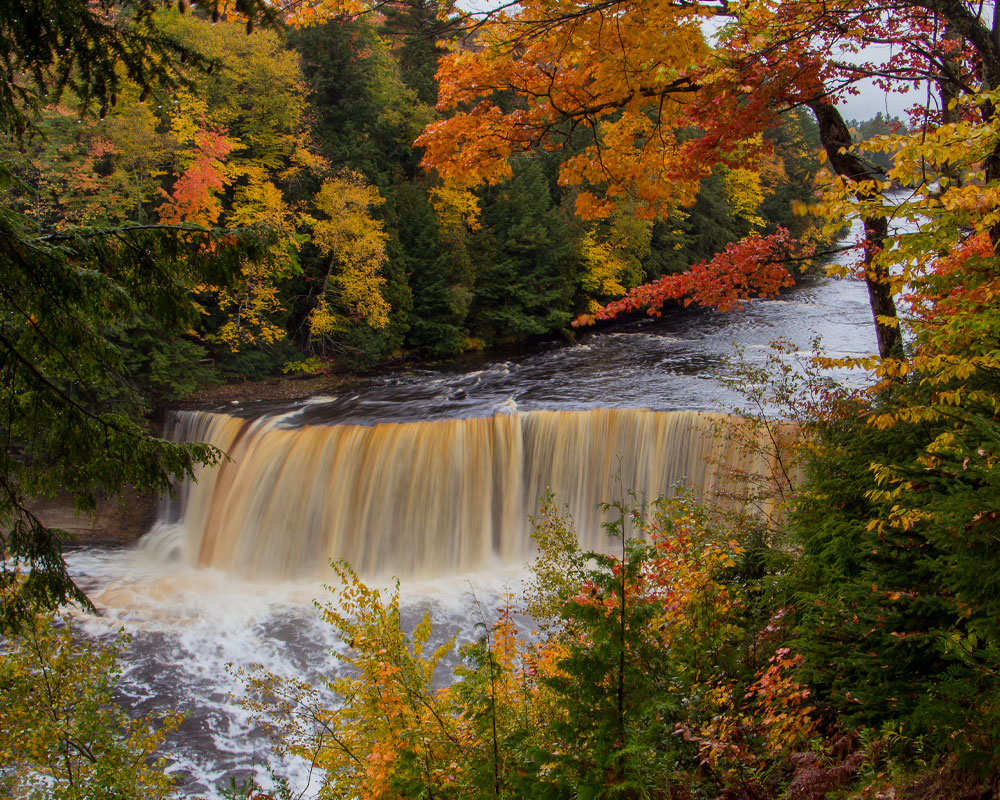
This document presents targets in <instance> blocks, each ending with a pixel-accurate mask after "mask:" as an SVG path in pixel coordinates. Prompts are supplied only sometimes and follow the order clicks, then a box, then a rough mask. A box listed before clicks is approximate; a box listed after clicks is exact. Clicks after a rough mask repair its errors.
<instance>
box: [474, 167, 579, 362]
mask: <svg viewBox="0 0 1000 800" xmlns="http://www.w3.org/2000/svg"><path fill="white" fill-rule="evenodd" d="M483 222H484V231H483V233H482V234H481V235H480V236H479V237H478V245H479V247H478V249H477V252H476V254H475V257H474V261H475V263H476V264H477V267H478V268H477V272H476V278H475V281H476V282H475V299H474V300H473V304H472V311H471V316H470V320H469V327H470V328H471V329H472V331H473V333H474V335H476V336H479V337H481V338H482V339H483V340H484V341H485V342H486V343H487V344H492V343H497V342H512V341H519V340H523V339H525V338H527V337H529V336H539V335H542V334H547V333H553V332H555V331H558V330H560V329H562V328H564V327H565V326H566V325H567V324H568V322H569V320H570V317H571V309H570V303H571V301H572V296H573V279H574V277H575V276H574V274H573V273H574V264H573V262H572V260H571V258H570V252H571V251H570V247H569V245H570V242H569V241H568V238H567V235H566V225H565V224H564V222H563V220H562V219H561V218H560V215H559V212H558V211H557V209H556V208H555V207H554V206H553V203H552V197H551V194H550V192H549V184H548V181H547V180H546V178H545V175H544V173H543V171H542V168H541V166H540V165H539V164H538V161H537V160H535V159H524V160H522V161H520V162H518V164H517V166H516V167H515V169H514V175H513V177H512V178H511V180H510V181H508V182H507V183H505V184H502V185H501V186H500V187H499V188H498V189H496V190H495V197H493V198H492V201H491V202H489V203H488V205H486V207H485V208H484V210H483Z"/></svg>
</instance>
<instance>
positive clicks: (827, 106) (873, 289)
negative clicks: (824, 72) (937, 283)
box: [809, 99, 903, 358]
mask: <svg viewBox="0 0 1000 800" xmlns="http://www.w3.org/2000/svg"><path fill="white" fill-rule="evenodd" d="M809 108H810V109H812V112H813V114H815V115H816V122H817V123H818V125H819V138H820V142H822V144H823V147H824V148H826V154H827V157H828V158H829V160H830V165H831V166H832V167H833V169H834V170H835V171H836V173H837V174H838V175H840V176H842V177H844V178H847V179H849V180H852V181H874V182H875V183H876V188H870V189H866V190H864V191H859V192H858V194H857V197H858V200H864V201H869V202H870V201H872V200H874V199H876V198H880V197H881V195H882V192H881V189H880V188H877V187H878V186H879V185H880V182H881V181H882V180H884V178H885V176H884V175H883V174H882V173H881V171H879V170H878V168H877V167H874V166H873V165H871V164H868V163H867V162H865V161H864V160H863V159H861V158H860V157H858V155H857V154H855V153H853V152H851V132H850V130H848V128H847V123H846V122H844V118H843V117H842V116H841V115H840V112H839V111H837V109H836V108H834V106H833V105H832V104H831V103H829V102H827V101H825V100H822V99H821V100H816V101H814V102H812V103H810V104H809ZM861 219H862V221H863V222H864V225H865V256H864V267H865V284H866V285H867V286H868V302H869V304H870V305H871V309H872V316H873V317H874V320H875V338H876V340H877V341H878V352H879V355H880V356H882V358H888V357H890V356H897V355H900V354H901V353H902V349H903V341H902V338H901V337H900V333H899V323H898V317H897V314H896V302H895V300H894V299H893V296H892V288H891V285H890V281H889V273H888V271H887V270H886V269H885V267H883V266H881V265H879V264H877V263H876V261H875V256H876V255H877V254H878V253H879V252H880V251H881V250H882V245H883V244H884V242H885V237H886V235H887V234H888V232H889V223H888V222H887V221H886V219H885V217H882V216H862V218H861Z"/></svg>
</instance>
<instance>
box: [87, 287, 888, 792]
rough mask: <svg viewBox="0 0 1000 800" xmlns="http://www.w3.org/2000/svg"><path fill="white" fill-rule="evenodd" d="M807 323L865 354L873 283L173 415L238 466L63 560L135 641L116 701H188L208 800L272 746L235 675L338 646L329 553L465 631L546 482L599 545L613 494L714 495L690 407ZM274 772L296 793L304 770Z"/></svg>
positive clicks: (175, 767) (195, 776)
mask: <svg viewBox="0 0 1000 800" xmlns="http://www.w3.org/2000/svg"><path fill="white" fill-rule="evenodd" d="M817 334H818V335H821V336H822V338H823V343H824V348H825V349H826V351H827V352H828V353H841V354H843V353H859V354H861V353H869V352H872V351H873V350H874V346H875V339H874V333H873V329H872V323H871V312H870V310H869V308H868V303H867V296H866V293H865V288H864V285H863V283H861V282H858V281H854V280H832V279H827V278H819V279H814V280H812V281H810V282H808V283H804V284H801V285H800V286H798V287H796V288H795V289H793V290H791V291H789V292H787V293H785V294H783V295H782V296H781V297H780V299H773V300H758V301H754V302H752V303H749V304H748V305H747V306H746V308H744V309H743V310H741V311H738V312H731V313H729V314H718V313H715V312H711V311H704V310H691V311H684V312H680V313H677V314H675V315H671V316H669V317H668V318H666V319H662V320H658V321H652V320H650V321H642V322H639V323H632V324H629V325H624V326H621V327H619V328H617V329H614V330H612V331H610V332H602V333H599V334H586V335H584V336H582V337H580V338H579V339H578V341H577V342H575V343H557V344H548V345H544V346H540V347H538V348H536V349H535V350H534V351H532V352H528V353H526V354H524V355H523V356H521V357H518V358H516V359H513V358H511V359H506V360H500V361H487V360H482V359H478V360H477V359H471V360H470V359H463V360H460V361H456V362H454V363H452V364H450V365H446V366H443V367H440V368H437V369H423V370H408V371H403V372H397V373H394V374H390V375H386V376H382V377H379V378H375V379H371V380H367V381H362V382H359V383H358V384H357V385H356V386H353V387H350V389H349V390H348V391H345V392H343V393H341V395H339V396H338V397H331V398H313V399H312V400H311V401H309V402H307V403H302V404H297V405H290V406H284V407H281V408H275V407H270V406H267V405H266V404H259V405H258V404H252V405H250V406H239V405H234V406H231V407H227V408H226V409H221V411H224V412H225V413H222V414H218V413H217V414H207V413H201V412H190V413H187V414H185V415H180V416H178V417H175V418H174V419H173V421H172V422H171V423H170V424H171V425H172V428H171V430H170V431H168V433H169V435H171V436H174V437H175V438H188V439H190V438H202V439H204V438H207V439H210V440H212V441H215V442H216V443H218V444H219V445H220V446H222V447H223V449H225V450H226V451H227V452H229V454H230V455H231V456H232V458H233V461H232V462H230V463H227V464H226V465H225V466H224V467H223V468H221V469H218V470H215V471H213V472H211V473H206V474H203V475H202V476H201V482H200V483H199V484H198V485H197V486H185V487H182V488H181V489H180V491H179V492H178V496H177V498H176V499H175V500H174V501H173V502H172V503H166V504H164V507H163V509H162V511H161V514H160V521H159V522H158V523H157V525H156V527H155V528H154V530H153V531H152V532H151V533H150V534H149V535H148V536H147V537H146V538H145V539H144V541H143V542H142V543H140V546H139V547H138V548H134V549H125V550H102V549H96V548H90V549H82V550H79V551H76V552H74V553H71V554H70V556H69V561H70V565H71V569H72V571H73V572H74V574H75V575H76V576H77V577H78V580H79V582H80V585H81V586H82V587H83V588H84V589H85V590H86V591H87V592H88V594H89V595H90V597H91V599H92V600H93V601H94V603H95V604H96V605H97V607H98V608H99V609H100V611H101V616H100V617H80V618H79V622H78V624H79V625H80V626H82V628H83V629H84V630H85V631H87V632H88V633H90V634H92V635H95V636H110V635H112V634H113V632H114V631H116V630H117V629H118V628H119V627H122V626H124V627H125V628H126V629H127V630H128V631H130V632H131V633H132V635H133V640H132V644H131V646H130V647H129V649H128V652H127V653H126V657H125V661H124V674H123V680H122V682H121V692H122V699H123V700H124V701H125V702H126V703H127V704H128V705H129V706H130V707H132V708H133V709H135V710H136V711H138V712H142V713H152V712H156V711H165V710H168V709H171V710H180V711H183V712H185V713H186V715H187V716H186V720H185V722H184V723H183V725H182V727H181V729H180V730H179V732H177V733H176V734H175V735H174V736H173V737H172V739H171V740H170V742H169V743H168V750H169V751H170V753H171V754H172V756H173V757H174V758H175V761H174V763H173V764H172V765H171V767H170V769H171V770H172V771H173V772H175V773H176V775H177V776H178V780H179V783H180V785H181V788H182V791H183V793H185V794H187V795H189V796H209V797H213V796H214V797H217V796H219V791H220V789H219V787H220V786H224V785H225V783H226V781H227V780H228V779H229V777H231V776H233V775H239V774H243V773H245V772H246V771H247V770H248V769H250V768H253V767H254V766H259V765H260V764H261V763H263V762H265V761H266V760H267V755H266V754H267V752H268V744H267V742H265V741H263V740H262V738H261V736H260V734H259V732H258V731H254V730H253V728H252V726H251V725H250V724H249V721H248V719H247V716H246V714H245V712H244V711H243V710H242V709H241V708H240V707H239V705H238V702H237V700H236V698H235V697H234V696H233V694H231V693H235V694H238V693H239V686H238V684H237V683H236V682H235V681H234V680H233V678H232V676H231V674H230V671H229V668H228V665H235V666H237V667H238V666H248V665H252V664H262V665H263V666H264V667H265V668H267V669H269V670H271V671H273V672H276V673H279V674H288V675H296V676H299V677H302V678H305V679H311V680H315V679H316V678H318V677H319V676H320V675H322V674H324V673H325V672H327V671H328V670H329V669H330V658H329V656H328V653H329V651H330V649H331V648H334V647H336V646H337V642H335V641H334V640H333V638H332V635H331V632H330V631H329V630H328V628H327V627H326V626H325V625H324V624H323V623H322V622H321V620H320V618H319V612H318V611H317V609H316V608H315V607H314V605H313V601H314V600H316V599H319V600H320V601H321V602H322V600H323V598H324V595H325V592H324V589H323V587H322V585H321V584H322V581H323V580H324V579H326V578H328V577H329V575H328V574H326V573H324V571H323V565H324V564H325V563H326V560H327V559H328V558H330V557H346V558H348V559H349V560H351V561H353V562H354V563H355V564H356V565H357V566H358V567H359V569H360V570H361V571H362V573H363V574H364V575H367V576H369V577H371V578H373V579H375V580H384V579H386V578H387V577H388V576H390V575H394V574H395V575H401V576H407V579H406V580H405V581H404V582H403V593H404V609H405V613H407V614H411V615H413V616H414V617H415V616H416V615H417V614H418V613H421V611H422V609H424V608H430V609H432V612H433V614H434V616H435V618H436V619H438V620H441V622H442V625H443V628H444V629H446V630H454V629H457V630H459V631H460V632H461V633H462V635H463V636H465V637H471V636H472V635H473V633H474V632H473V630H472V626H471V625H470V623H469V620H470V617H471V616H473V615H472V611H471V609H472V601H471V600H470V594H469V593H470V592H471V591H474V592H475V596H476V599H477V600H478V601H479V605H480V606H481V607H482V608H483V609H490V608H492V607H494V606H495V604H496V600H497V599H498V598H499V597H500V596H501V594H502V593H503V592H504V591H505V587H510V588H511V589H512V590H513V591H515V593H516V592H517V589H518V587H519V583H520V580H521V575H522V571H523V566H522V565H523V563H524V562H525V561H526V560H528V559H529V558H530V546H529V543H528V539H527V532H528V527H527V524H526V518H527V515H528V514H530V513H531V512H532V511H533V510H534V508H535V506H534V503H535V501H536V499H537V497H538V495H539V494H541V492H542V491H544V489H545V487H546V486H552V487H553V488H555V489H556V491H557V501H558V502H559V503H560V504H562V503H564V502H565V503H568V504H569V505H570V506H571V508H572V510H573V513H574V514H575V515H576V519H577V522H578V528H579V529H580V530H581V531H584V532H586V533H583V534H582V535H584V536H586V537H589V538H588V539H587V543H588V544H592V545H599V541H598V539H597V538H595V537H597V536H598V534H597V532H596V531H597V528H598V523H599V520H598V517H597V515H596V512H595V511H594V507H595V504H596V503H597V502H598V501H601V500H609V499H613V497H611V496H609V493H611V492H614V491H620V487H625V488H635V489H638V490H639V491H640V492H642V493H644V494H645V495H646V496H647V497H652V496H655V495H656V494H659V493H661V492H664V491H667V490H669V489H670V487H671V486H672V485H673V484H675V483H688V484H689V485H692V486H695V487H701V488H702V489H704V490H707V491H712V490H713V489H717V488H719V486H720V484H719V481H720V476H719V475H718V474H717V472H718V470H717V469H716V467H713V466H712V461H711V459H710V460H709V461H706V460H705V456H706V455H711V454H713V453H714V455H715V456H716V460H718V458H719V457H722V458H726V457H729V456H727V455H726V454H725V452H720V451H719V447H720V444H719V442H718V441H717V440H716V439H714V438H713V437H712V436H711V432H710V425H709V423H710V422H711V421H712V420H713V419H715V416H714V414H711V413H710V414H701V415H699V414H696V413H694V412H698V411H700V412H725V411H728V410H730V409H731V408H733V407H734V405H737V404H738V403H739V398H738V395H737V394H735V393H734V392H733V391H732V390H731V389H730V388H727V387H726V386H724V385H723V384H722V383H720V378H724V377H727V376H728V377H732V376H733V374H734V372H733V369H734V368H733V367H732V366H731V365H729V364H728V363H727V361H726V360H725V359H726V358H727V357H728V356H730V355H731V354H732V353H733V352H734V345H738V346H740V347H742V348H743V349H744V350H745V352H746V358H747V359H748V360H749V361H751V362H756V363H760V362H761V361H762V359H763V357H764V354H765V352H766V349H767V343H768V342H769V341H771V340H773V339H775V338H777V337H785V338H787V339H789V340H790V341H791V342H793V344H794V345H795V347H797V348H799V350H800V352H801V354H802V355H808V354H809V353H810V352H811V348H812V344H811V341H812V338H813V336H814V335H817ZM841 377H842V378H843V379H845V380H863V379H864V376H860V375H846V376H841ZM598 409H605V410H598ZM608 409H610V410H608ZM713 470H715V471H713ZM616 474H618V475H620V476H621V481H620V484H619V483H616V482H615V481H614V479H613V477H612V476H613V475H616ZM616 486H617V487H619V488H618V489H616V488H615V487H616ZM277 766H279V767H280V769H281V770H282V771H283V772H285V773H286V774H287V773H290V774H292V776H293V778H294V779H295V781H296V782H298V783H299V785H302V783H303V782H304V780H305V775H304V773H303V772H302V770H303V766H302V765H301V764H295V763H289V764H283V765H277Z"/></svg>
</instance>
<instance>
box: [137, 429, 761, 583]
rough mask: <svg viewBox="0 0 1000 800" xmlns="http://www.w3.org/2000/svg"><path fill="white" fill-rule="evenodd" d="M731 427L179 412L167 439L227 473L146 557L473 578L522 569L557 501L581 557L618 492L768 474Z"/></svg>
mask: <svg viewBox="0 0 1000 800" xmlns="http://www.w3.org/2000/svg"><path fill="white" fill-rule="evenodd" d="M725 419H726V418H725V417H724V415H719V414H706V413H699V412H694V411H671V412H654V411H646V410H632V409H629V410H620V409H594V410H587V411H530V412H525V413H518V414H497V415H496V416H493V417H485V418H471V419H455V420H439V421H428V422H407V423H386V424H380V425H374V426H360V425H307V426H303V427H298V428H291V427H283V426H282V421H281V418H280V417H267V418H261V419H256V420H248V419H241V418H238V417H233V416H229V415H225V414H213V413H208V412H198V411H186V412H179V413H177V414H175V415H174V416H173V417H172V418H171V421H170V422H169V423H168V431H167V435H168V436H169V437H170V438H171V439H173V440H175V441H207V442H211V443H212V444H215V445H216V446H218V447H219V448H220V449H221V450H222V451H223V452H225V453H226V454H227V455H228V456H229V460H227V461H225V462H224V463H223V464H222V465H221V466H219V467H216V468H213V469H201V470H200V471H199V474H198V480H197V483H194V482H190V481H188V482H185V484H184V485H182V486H181V487H179V489H178V492H177V495H176V497H175V498H173V499H172V500H171V501H169V502H166V503H164V504H163V506H162V507H161V511H160V519H159V521H158V522H157V524H156V526H155V527H154V529H153V530H152V531H151V532H150V534H149V535H147V537H146V538H145V539H144V540H143V547H145V548H147V549H150V550H159V551H161V552H162V553H163V555H164V557H166V556H167V555H168V554H169V555H171V556H172V557H179V558H182V559H183V560H185V561H187V562H189V563H191V564H195V565H199V566H204V567H213V568H218V569H222V570H226V571H230V572H234V573H238V574H240V575H243V576H244V577H250V578H254V577H260V578H291V577H298V576H307V575H317V574H323V573H324V570H325V569H326V568H327V562H328V561H329V559H331V558H336V559H341V558H342V559H345V560H346V561H348V562H349V563H351V564H352V565H353V566H354V567H355V568H356V569H357V570H358V571H359V572H360V573H361V574H363V575H366V576H382V575H389V574H392V575H398V576H401V577H408V578H409V577H435V576H440V575H448V574H456V573H465V572H474V571H482V570H488V569H490V568H491V567H493V566H496V565H498V564H512V563H519V562H523V561H526V560H528V559H530V558H531V555H532V546H531V541H530V536H529V533H530V525H529V522H528V517H529V515H531V514H533V513H535V511H536V510H537V503H538V498H539V497H540V496H542V495H543V494H544V493H545V492H546V491H547V490H548V489H551V490H552V491H553V492H555V495H556V501H557V503H558V505H559V506H560V507H563V506H568V508H569V511H570V513H571V514H572V516H573V519H574V520H575V522H576V526H577V529H578V531H579V532H580V537H581V540H582V541H581V544H582V545H583V546H584V547H585V548H590V549H601V548H602V547H603V543H604V541H605V540H606V537H605V535H604V533H603V530H602V529H601V522H602V518H601V514H600V512H599V511H598V509H597V504H598V503H600V502H602V501H608V500H613V499H615V498H616V497H619V496H620V495H621V492H622V491H623V489H624V490H626V491H627V490H634V491H636V492H637V493H638V494H639V496H640V497H643V498H645V499H648V500H652V499H654V498H656V497H658V496H660V495H663V494H668V493H670V492H671V491H672V490H673V488H674V487H675V486H685V487H690V488H691V489H692V490H693V491H694V492H695V494H696V496H698V497H706V496H710V495H712V494H715V493H717V492H720V491H723V492H725V491H728V490H731V488H732V487H731V486H728V485H727V482H728V481H729V480H730V477H729V476H730V474H731V471H732V470H733V469H740V470H746V471H755V472H758V473H765V474H766V473H768V472H769V470H770V465H769V463H768V462H769V461H770V459H769V458H768V457H767V456H764V455H761V454H759V453H756V452H755V453H748V452H747V451H746V450H745V448H741V447H740V446H739V445H738V444H737V443H735V442H734V441H733V440H732V438H731V437H726V436H722V435H720V434H719V433H718V427H719V425H720V423H721V422H723V421H724V420H725ZM722 465H725V466H722Z"/></svg>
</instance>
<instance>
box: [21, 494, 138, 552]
mask: <svg viewBox="0 0 1000 800" xmlns="http://www.w3.org/2000/svg"><path fill="white" fill-rule="evenodd" d="M32 510H33V511H34V513H35V514H37V515H38V518H39V519H41V520H42V522H43V523H44V524H46V525H48V526H49V527H52V528H60V529H62V530H64V531H66V532H67V533H70V534H72V535H73V536H74V537H75V538H76V539H77V541H78V542H79V543H80V544H117V545H124V544H132V543H133V542H136V541H137V540H138V539H139V537H140V536H142V534H144V533H145V532H146V531H147V530H149V527H150V526H151V525H152V524H153V520H154V519H155V517H156V498H155V497H154V496H153V495H150V494H140V493H138V492H134V491H130V490H129V491H126V492H125V493H124V494H123V495H122V497H121V499H120V500H119V498H117V497H106V498H102V499H100V500H98V503H97V511H96V512H95V513H94V514H93V515H92V516H88V515H86V514H77V513H76V511H75V510H74V508H73V502H72V500H70V499H69V498H68V497H64V496H57V497H54V498H52V499H50V500H45V501H42V502H39V503H36V504H35V505H34V507H33V508H32Z"/></svg>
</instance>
